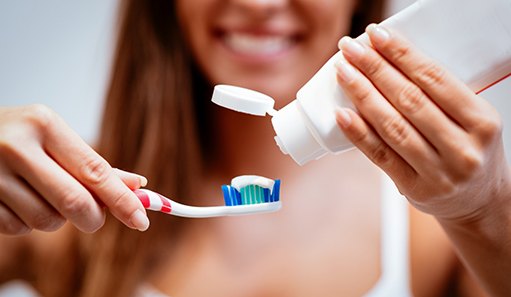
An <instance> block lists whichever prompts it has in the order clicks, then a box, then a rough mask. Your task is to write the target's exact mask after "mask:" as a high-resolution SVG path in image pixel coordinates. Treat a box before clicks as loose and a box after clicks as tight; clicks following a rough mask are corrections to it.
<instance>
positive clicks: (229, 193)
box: [222, 179, 280, 206]
mask: <svg viewBox="0 0 511 297" xmlns="http://www.w3.org/2000/svg"><path fill="white" fill-rule="evenodd" d="M222 192H223V194H224V200H225V205H226V206H236V205H247V204H259V203H268V202H277V201H279V199H280V194H279V192H280V180H278V179H277V180H275V184H274V185H273V190H272V193H271V194H270V190H269V189H266V188H263V187H260V186H257V185H248V186H246V187H243V188H241V189H240V191H238V190H236V188H234V187H231V186H229V185H223V186H222Z"/></svg>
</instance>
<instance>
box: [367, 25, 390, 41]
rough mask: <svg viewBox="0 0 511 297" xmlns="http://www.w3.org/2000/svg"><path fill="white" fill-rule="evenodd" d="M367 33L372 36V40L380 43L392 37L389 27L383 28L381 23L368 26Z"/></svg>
mask: <svg viewBox="0 0 511 297" xmlns="http://www.w3.org/2000/svg"><path fill="white" fill-rule="evenodd" d="M366 31H367V34H369V37H371V40H372V41H376V42H379V43H383V42H385V41H387V40H389V38H390V33H389V31H387V29H385V28H383V27H382V26H380V25H376V24H371V25H369V26H367V30H366Z"/></svg>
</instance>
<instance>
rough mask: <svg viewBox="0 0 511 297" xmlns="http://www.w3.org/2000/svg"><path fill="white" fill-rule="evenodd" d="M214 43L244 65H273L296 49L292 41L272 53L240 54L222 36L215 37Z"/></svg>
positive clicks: (294, 42)
mask: <svg viewBox="0 0 511 297" xmlns="http://www.w3.org/2000/svg"><path fill="white" fill-rule="evenodd" d="M216 41H217V43H218V44H219V45H220V47H221V48H222V50H224V51H226V52H227V53H228V54H229V55H231V56H232V57H233V58H234V59H236V60H237V61H238V62H240V63H245V64H258V65H260V64H269V63H275V62H276V61H278V60H282V59H283V58H285V57H286V56H289V55H290V54H291V53H292V52H293V50H294V49H296V45H297V42H296V41H292V42H290V43H289V44H287V45H286V46H285V47H283V48H282V49H279V50H276V51H272V52H260V53H257V52H252V53H247V52H242V51H239V50H236V49H235V48H233V47H232V46H231V45H229V43H228V42H227V41H226V40H225V37H223V36H216Z"/></svg>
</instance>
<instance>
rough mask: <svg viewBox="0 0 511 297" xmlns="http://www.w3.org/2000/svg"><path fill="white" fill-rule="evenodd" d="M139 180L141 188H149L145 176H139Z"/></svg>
mask: <svg viewBox="0 0 511 297" xmlns="http://www.w3.org/2000/svg"><path fill="white" fill-rule="evenodd" d="M138 179H139V180H140V187H141V188H143V187H145V186H147V178H145V176H142V175H139V176H138Z"/></svg>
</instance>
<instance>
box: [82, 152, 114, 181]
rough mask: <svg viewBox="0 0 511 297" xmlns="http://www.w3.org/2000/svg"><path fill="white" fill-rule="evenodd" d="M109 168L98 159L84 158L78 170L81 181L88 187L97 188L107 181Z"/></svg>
mask: <svg viewBox="0 0 511 297" xmlns="http://www.w3.org/2000/svg"><path fill="white" fill-rule="evenodd" d="M111 171H112V170H111V167H110V166H109V165H108V163H107V162H106V161H105V160H103V159H102V158H100V157H97V156H92V155H91V156H89V157H86V158H85V160H84V162H83V163H82V165H81V168H80V176H81V177H82V181H83V182H84V183H85V184H87V185H89V186H99V185H101V184H103V183H105V181H106V180H107V179H108V177H109V176H110V174H111Z"/></svg>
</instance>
